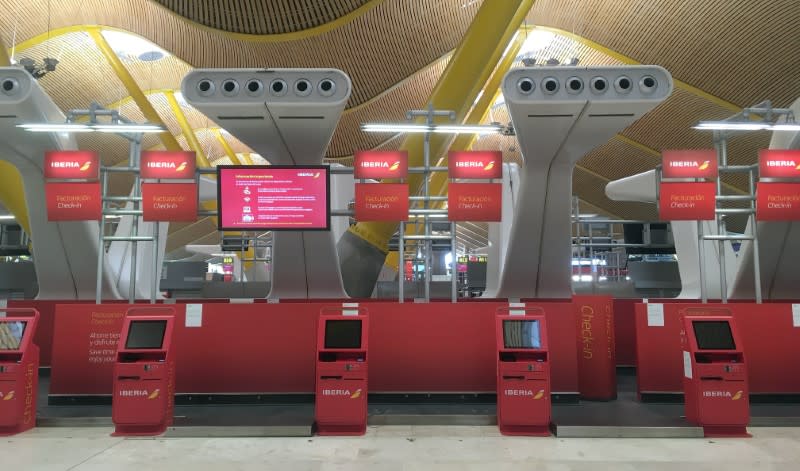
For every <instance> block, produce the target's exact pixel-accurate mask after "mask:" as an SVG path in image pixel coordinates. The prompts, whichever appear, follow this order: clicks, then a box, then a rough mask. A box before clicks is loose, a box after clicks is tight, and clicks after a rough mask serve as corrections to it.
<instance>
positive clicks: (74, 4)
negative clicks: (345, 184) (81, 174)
mask: <svg viewBox="0 0 800 471" xmlns="http://www.w3.org/2000/svg"><path fill="white" fill-rule="evenodd" d="M319 3H323V2H319ZM47 4H48V2H47V1H46V0H27V1H25V2H20V1H18V0H0V7H2V8H3V11H4V15H2V16H0V31H3V32H9V31H15V30H16V37H17V41H18V42H21V41H25V40H27V39H29V38H31V37H33V36H36V35H38V34H40V33H43V32H45V30H46V28H47V24H48V21H47V10H48V9H47ZM480 5H481V2H480V1H478V2H470V3H467V4H465V3H464V0H438V1H435V2H425V8H420V2H419V0H393V1H387V2H382V3H381V4H380V5H378V6H376V7H375V8H372V9H370V10H369V11H367V12H365V13H364V14H363V15H360V16H358V17H356V18H354V19H353V20H352V21H351V22H349V23H346V24H344V25H343V26H340V27H338V28H336V29H334V30H331V31H328V32H324V33H321V34H317V35H313V36H311V37H307V38H304V39H297V40H292V41H280V40H275V39H274V38H273V40H264V39H263V37H261V39H259V38H254V39H253V40H241V39H237V38H234V37H231V36H230V35H228V34H226V33H223V32H218V31H213V30H209V29H207V28H203V27H201V26H199V25H197V24H194V23H190V22H187V21H186V20H185V19H183V17H180V16H177V15H171V14H165V12H166V10H165V9H164V8H163V7H161V6H160V5H158V4H156V3H154V2H151V1H145V0H136V1H133V0H130V1H126V2H119V1H111V0H59V1H57V2H52V19H51V22H50V24H51V28H52V29H58V28H61V27H66V26H74V25H85V24H95V25H105V26H110V27H115V28H120V29H124V30H127V31H131V32H133V33H136V34H139V35H141V36H143V37H145V38H147V39H149V40H150V41H152V42H154V43H155V44H157V45H159V46H160V47H162V48H164V49H165V50H167V51H170V52H172V53H173V54H175V55H176V56H177V57H179V58H180V59H182V60H184V61H185V62H187V63H189V64H191V65H192V66H195V67H336V68H339V69H342V70H343V71H345V72H346V73H347V74H348V75H350V78H351V79H352V80H353V84H354V86H353V94H352V96H351V98H350V105H351V106H353V105H357V104H359V103H363V102H365V101H367V100H368V99H370V98H372V97H373V96H375V95H377V94H379V93H381V92H382V91H384V90H386V89H387V88H389V87H391V86H392V85H394V84H395V83H397V82H400V81H401V80H402V79H404V78H406V77H408V76H409V75H411V74H413V73H415V72H416V71H418V70H420V69H422V68H423V67H425V66H427V65H428V64H430V63H432V62H433V61H435V60H436V59H438V58H440V57H442V56H443V55H444V54H446V53H448V52H450V51H451V50H452V49H454V48H455V47H456V45H458V43H459V42H460V40H461V38H462V37H463V36H464V33H465V32H466V30H467V28H468V27H469V25H470V23H471V21H472V18H473V17H474V15H475V13H476V12H477V11H478V8H480ZM15 28H16V29H15ZM267 38H269V37H267ZM3 40H4V41H6V43H7V44H8V41H10V40H11V38H10V35H9V34H6V35H4V37H3ZM9 45H10V44H9ZM101 76H108V75H107V74H102V75H101ZM111 101H114V100H109V101H108V102H111Z"/></svg>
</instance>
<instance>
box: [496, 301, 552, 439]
mask: <svg viewBox="0 0 800 471" xmlns="http://www.w3.org/2000/svg"><path fill="white" fill-rule="evenodd" d="M546 326H547V324H546V322H545V318H544V311H542V310H541V309H540V308H500V309H498V311H497V325H496V337H497V425H498V427H499V428H500V432H501V433H503V434H504V435H532V436H548V435H550V413H551V402H550V358H549V353H548V349H547V327H546Z"/></svg>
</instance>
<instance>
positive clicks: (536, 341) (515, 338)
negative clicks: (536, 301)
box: [503, 320, 542, 349]
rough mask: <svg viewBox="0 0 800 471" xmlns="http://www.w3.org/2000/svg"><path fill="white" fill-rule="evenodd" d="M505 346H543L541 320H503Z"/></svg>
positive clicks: (536, 347)
mask: <svg viewBox="0 0 800 471" xmlns="http://www.w3.org/2000/svg"><path fill="white" fill-rule="evenodd" d="M503 345H504V346H505V348H535V349H538V348H542V337H541V335H540V332H539V321H530V320H529V321H503Z"/></svg>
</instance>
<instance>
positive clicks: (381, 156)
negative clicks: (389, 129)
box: [353, 150, 408, 179]
mask: <svg viewBox="0 0 800 471" xmlns="http://www.w3.org/2000/svg"><path fill="white" fill-rule="evenodd" d="M354 165H355V169H354V171H353V174H354V176H355V177H356V178H374V179H379V178H406V177H407V176H408V152H406V151H400V150H397V151H395V150H368V151H364V150H361V151H358V152H356V155H355V162H354Z"/></svg>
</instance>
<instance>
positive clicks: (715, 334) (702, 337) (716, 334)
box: [692, 320, 736, 350]
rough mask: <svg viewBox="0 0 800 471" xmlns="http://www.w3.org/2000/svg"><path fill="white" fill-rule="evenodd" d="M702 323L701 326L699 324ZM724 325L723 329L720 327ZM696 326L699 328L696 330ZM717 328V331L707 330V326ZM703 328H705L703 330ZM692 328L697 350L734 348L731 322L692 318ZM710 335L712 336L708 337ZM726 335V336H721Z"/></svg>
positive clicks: (734, 342)
mask: <svg viewBox="0 0 800 471" xmlns="http://www.w3.org/2000/svg"><path fill="white" fill-rule="evenodd" d="M701 324H702V326H701ZM723 325H724V330H723V329H722V328H723ZM698 326H700V330H699V331H698ZM710 326H714V328H719V329H720V330H717V331H709V330H707V328H708V327H710ZM703 329H706V330H705V331H704V330H703ZM692 330H693V331H694V340H695V342H696V343H697V349H698V350H736V339H734V338H733V329H731V323H730V322H728V321H725V320H693V321H692ZM708 335H712V338H708ZM724 336H727V338H723V337H724Z"/></svg>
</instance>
